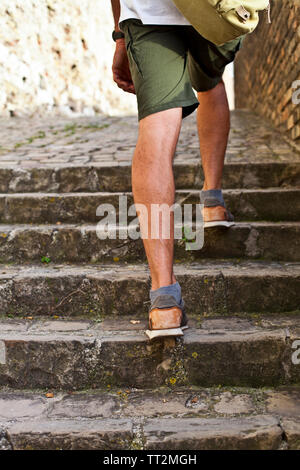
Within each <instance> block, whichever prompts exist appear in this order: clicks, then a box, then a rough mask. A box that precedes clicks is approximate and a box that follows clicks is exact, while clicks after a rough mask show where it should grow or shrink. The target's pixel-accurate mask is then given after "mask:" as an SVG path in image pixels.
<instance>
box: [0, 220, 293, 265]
mask: <svg viewBox="0 0 300 470" xmlns="http://www.w3.org/2000/svg"><path fill="white" fill-rule="evenodd" d="M43 256H48V257H50V258H51V260H52V261H54V262H56V263H61V262H71V263H72V262H74V263H78V262H80V263H87V262H93V263H95V262H111V261H112V260H113V258H116V257H117V258H118V259H119V261H120V262H125V261H127V262H135V261H139V262H141V261H142V262H143V261H145V253H144V249H143V244H142V240H141V239H139V240H132V239H131V238H126V239H119V238H115V239H106V240H100V239H99V238H98V236H97V226H96V225H71V224H68V225H67V224H59V225H33V226H32V225H1V226H0V261H1V262H2V263H7V262H18V263H24V262H28V261H32V262H35V261H38V262H39V261H40V260H41V258H42V257H43ZM242 257H245V258H248V259H257V258H263V259H266V260H283V261H299V260H300V223H299V222H285V223H271V222H251V223H238V224H236V225H235V226H233V227H231V228H230V229H228V230H220V229H218V228H210V229H207V230H205V238H204V246H203V248H202V249H201V250H189V246H188V245H186V243H185V241H184V240H176V241H175V260H181V261H185V262H189V261H193V260H199V259H205V258H213V259H216V258H221V259H222V258H242Z"/></svg>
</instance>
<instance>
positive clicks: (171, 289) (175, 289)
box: [150, 282, 182, 305]
mask: <svg viewBox="0 0 300 470" xmlns="http://www.w3.org/2000/svg"><path fill="white" fill-rule="evenodd" d="M159 295H172V296H173V297H174V298H175V300H176V302H177V303H178V304H179V305H181V302H182V300H181V287H180V284H179V283H178V282H175V284H171V285H170V286H164V287H160V288H159V289H155V290H151V291H150V301H151V304H153V302H154V300H155V299H156V298H157V297H158V296H159Z"/></svg>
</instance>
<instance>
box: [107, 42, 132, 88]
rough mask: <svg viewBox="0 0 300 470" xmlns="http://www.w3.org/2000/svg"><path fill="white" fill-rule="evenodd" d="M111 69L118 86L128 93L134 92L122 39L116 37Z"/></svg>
mask: <svg viewBox="0 0 300 470" xmlns="http://www.w3.org/2000/svg"><path fill="white" fill-rule="evenodd" d="M112 71H113V78H114V81H115V82H116V84H117V85H118V87H119V88H122V90H124V91H127V92H128V93H134V94H135V89H134V85H133V82H132V78H131V73H130V69H129V62H128V56H127V51H126V45H125V40H124V39H117V41H116V51H115V55H114V59H113V65H112Z"/></svg>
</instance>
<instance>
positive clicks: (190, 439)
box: [144, 416, 281, 450]
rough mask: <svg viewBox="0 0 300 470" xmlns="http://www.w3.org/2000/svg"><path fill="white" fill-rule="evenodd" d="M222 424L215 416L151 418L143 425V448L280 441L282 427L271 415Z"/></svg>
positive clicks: (260, 445)
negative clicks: (213, 417)
mask: <svg viewBox="0 0 300 470" xmlns="http://www.w3.org/2000/svg"><path fill="white" fill-rule="evenodd" d="M224 424H225V423H224ZM224 424H223V422H222V421H220V420H218V419H211V420H202V419H186V420H184V421H183V420H177V419H164V420H152V421H150V422H148V423H146V424H145V427H144V432H145V437H146V441H147V442H146V448H147V449H151V450H152V449H155V450H159V449H168V450H180V449H199V450H213V449H219V450H239V449H247V450H253V449H259V450H264V449H278V447H279V444H280V442H281V429H280V428H279V426H278V423H277V421H276V419H274V418H273V417H269V416H261V417H258V416H257V417H255V418H253V419H252V418H245V419H228V420H227V421H226V425H225V426H224Z"/></svg>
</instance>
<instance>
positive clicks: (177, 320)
mask: <svg viewBox="0 0 300 470" xmlns="http://www.w3.org/2000/svg"><path fill="white" fill-rule="evenodd" d="M186 328H188V326H187V317H186V313H185V310H184V303H183V302H182V304H180V305H179V304H177V302H176V300H175V299H174V297H173V296H172V295H160V296H158V297H157V298H156V299H155V301H154V302H153V304H152V306H151V309H150V312H149V330H146V335H147V336H148V337H149V338H150V339H154V338H158V337H167V336H183V330H185V329H186Z"/></svg>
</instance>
